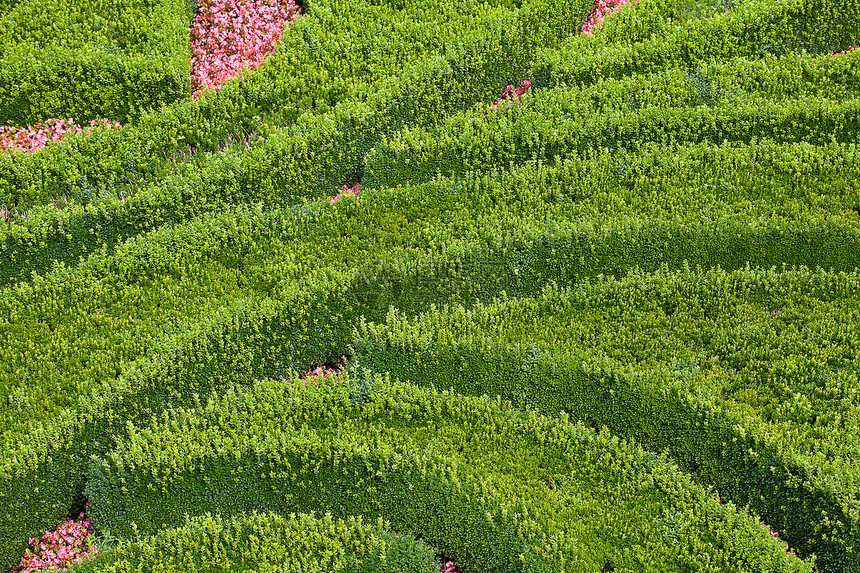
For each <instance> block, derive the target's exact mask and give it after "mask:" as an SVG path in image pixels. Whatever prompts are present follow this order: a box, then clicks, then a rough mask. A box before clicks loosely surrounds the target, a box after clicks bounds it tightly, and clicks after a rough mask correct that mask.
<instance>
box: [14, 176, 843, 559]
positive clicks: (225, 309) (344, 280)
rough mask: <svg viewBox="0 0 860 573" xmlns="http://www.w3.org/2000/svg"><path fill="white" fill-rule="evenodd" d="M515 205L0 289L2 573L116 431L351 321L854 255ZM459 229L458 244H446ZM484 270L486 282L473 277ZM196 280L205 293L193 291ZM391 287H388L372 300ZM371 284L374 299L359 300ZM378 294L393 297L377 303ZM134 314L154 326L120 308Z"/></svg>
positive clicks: (350, 205) (398, 195)
mask: <svg viewBox="0 0 860 573" xmlns="http://www.w3.org/2000/svg"><path fill="white" fill-rule="evenodd" d="M494 202H495V203H496V204H497V206H496V207H494V208H492V209H488V206H489V205H492V204H493V203H494ZM520 202H521V197H520V196H519V195H517V194H511V193H510V192H509V190H507V188H506V189H505V190H504V191H499V190H498V187H497V186H494V185H485V186H483V187H482V186H480V185H479V186H473V187H472V188H471V189H468V190H467V189H465V188H464V186H463V184H462V183H459V182H442V181H438V182H433V183H428V184H425V185H421V186H416V187H410V188H408V189H399V188H395V189H387V190H379V191H378V192H376V193H374V194H363V195H361V196H359V197H354V198H350V199H345V200H342V201H341V202H339V203H337V204H335V205H322V204H320V205H318V206H309V207H308V212H307V213H305V212H304V211H303V210H301V209H298V210H295V209H294V210H267V211H265V212H262V211H259V210H250V211H239V212H238V213H224V214H221V215H217V216H216V215H207V216H206V217H203V218H201V219H199V220H195V221H194V222H193V223H190V224H187V225H185V226H183V227H179V228H176V229H173V228H170V227H166V228H164V229H161V230H159V231H157V232H155V233H152V234H151V235H150V236H143V237H140V238H138V239H135V240H133V241H129V242H128V244H127V245H125V246H124V247H123V249H122V251H121V252H118V253H117V254H114V255H112V256H105V255H98V256H94V257H91V258H90V259H89V260H88V261H87V262H86V263H85V264H84V265H81V266H80V267H78V268H76V269H68V270H64V271H61V272H55V273H51V274H50V275H48V276H47V277H45V279H42V280H39V281H36V282H34V283H33V284H31V285H24V284H21V285H18V286H16V287H15V288H14V289H7V290H6V291H5V295H6V296H4V297H2V301H3V304H4V307H5V309H6V311H5V312H4V314H3V315H2V316H8V317H10V321H9V322H0V331H2V339H3V345H2V349H3V352H4V360H5V361H6V362H5V363H6V364H7V370H5V371H3V372H0V374H2V375H3V388H4V394H5V395H6V398H7V402H6V406H5V408H4V410H5V418H6V421H5V428H4V433H3V437H2V439H3V443H2V452H3V455H2V456H0V459H2V460H3V465H2V467H0V470H2V478H3V484H2V487H0V497H2V503H3V507H4V509H6V516H7V517H9V518H10V520H9V522H8V523H9V524H10V527H9V528H8V529H5V528H4V530H3V531H2V532H0V533H2V534H3V540H2V544H0V546H2V547H3V548H4V550H5V551H6V553H5V554H4V555H5V556H4V560H6V561H8V562H10V563H12V560H13V559H15V558H16V557H15V556H16V555H18V554H20V552H22V551H23V548H24V545H23V540H25V539H27V538H28V537H29V536H32V535H35V534H36V533H38V532H39V531H44V529H45V528H46V527H47V526H48V525H49V524H51V523H52V522H55V521H56V520H57V519H59V518H60V517H61V516H62V515H65V513H66V512H67V511H68V509H67V508H68V507H70V506H71V505H73V504H74V499H75V497H76V496H78V495H80V493H81V489H80V488H82V487H83V484H82V476H83V472H84V470H85V468H86V465H87V464H88V463H89V459H90V457H91V456H92V455H95V456H97V457H100V456H103V455H104V453H105V452H106V451H107V448H109V447H110V444H111V443H113V439H114V436H121V435H123V434H124V433H125V424H126V421H135V420H137V421H138V423H144V422H145V421H146V420H149V419H150V417H151V416H152V415H153V414H157V412H159V411H161V410H163V409H164V408H165V407H167V406H168V405H170V404H180V403H188V402H190V401H191V400H192V396H193V394H194V393H195V392H198V393H200V392H204V393H205V392H206V391H207V389H208V388H213V389H214V388H222V387H224V386H225V385H229V384H231V383H246V384H247V383H249V381H250V380H251V379H252V378H253V376H272V375H284V374H285V373H288V372H290V371H292V370H293V369H295V368H296V365H312V364H314V363H322V362H325V361H326V360H328V359H331V358H332V357H336V356H339V355H341V354H343V353H345V352H346V351H347V349H348V345H349V343H350V333H351V328H352V325H353V324H356V323H357V321H358V320H359V318H360V317H361V315H365V316H367V317H368V318H369V319H372V320H380V319H381V318H383V317H384V316H385V312H386V310H387V308H388V305H389V304H395V305H396V306H397V307H398V308H400V309H401V310H404V311H408V312H418V311H420V310H426V309H427V307H428V305H429V304H430V303H431V302H437V303H440V302H453V303H456V302H458V301H463V302H466V301H471V300H475V299H484V300H488V299H490V298H491V297H492V296H495V295H498V294H500V293H501V291H502V290H506V291H507V292H508V293H510V294H511V295H512V296H520V295H525V294H529V293H536V292H539V291H540V288H541V287H542V286H543V285H544V284H545V283H546V282H547V281H548V280H556V281H557V282H559V283H560V284H569V283H571V282H575V281H577V280H579V279H581V278H582V277H585V276H592V277H593V276H596V275H597V274H600V273H604V274H617V273H619V272H626V270H627V269H629V268H632V267H633V266H636V265H640V266H643V265H646V264H648V265H650V264H654V263H655V261H659V260H662V261H665V262H667V263H669V264H670V265H672V266H673V267H674V268H677V267H678V266H681V265H683V263H684V261H685V260H689V261H690V262H691V264H704V265H713V264H720V265H721V266H723V267H724V268H729V269H731V268H738V267H739V266H743V265H746V261H752V263H753V264H762V265H771V264H778V262H779V261H784V260H791V259H792V258H798V259H803V260H805V259H806V258H807V257H813V258H815V257H818V258H821V257H823V256H826V257H831V259H830V260H834V261H837V264H838V266H839V267H840V268H844V267H846V266H856V265H857V263H856V260H855V259H854V258H852V253H855V254H856V253H857V252H860V249H858V248H857V247H851V246H849V247H848V248H847V249H846V248H843V247H842V246H840V247H839V248H835V249H834V248H832V247H831V246H830V245H834V244H836V245H854V244H856V243H857V242H858V241H860V233H858V231H857V230H856V228H851V227H846V226H842V227H840V226H839V225H837V224H834V223H831V222H826V221H822V222H820V223H815V226H811V227H809V228H808V229H807V230H804V229H803V227H797V226H796V225H795V224H794V223H778V222H764V223H759V222H756V220H755V219H753V220H750V221H748V222H745V223H744V222H740V221H737V220H736V218H734V217H732V218H731V219H729V220H726V221H719V220H718V221H714V222H709V223H707V224H704V223H703V222H699V223H693V224H691V223H684V222H675V223H673V222H648V221H636V220H630V221H623V220H622V221H619V222H617V223H615V224H614V225H610V226H608V227H604V228H595V227H594V226H593V224H591V223H589V222H584V223H583V222H573V221H565V220H564V219H563V218H562V219H559V220H558V223H557V224H555V225H554V226H553V227H552V228H550V229H547V227H546V220H547V218H546V215H545V214H543V213H537V214H536V215H535V216H533V217H532V216H529V213H528V212H527V211H520V205H521V203H520ZM515 212H519V215H518V216H515V215H514V213H515ZM461 229H470V230H471V231H470V232H471V233H472V238H471V239H467V240H464V239H462V238H460V239H458V238H457V237H458V236H461V234H462V231H461ZM816 229H817V230H816ZM834 241H835V243H834ZM252 246H253V247H254V248H253V249H252ZM660 253H666V254H665V255H661V254H660ZM655 257H656V258H655ZM307 261H313V264H312V265H309V264H308V262H307ZM484 261H491V262H495V263H496V265H497V266H495V267H493V269H492V272H491V273H489V274H488V273H484V272H483V271H482V270H481V266H480V264H482V263H483V262H484ZM464 263H465V264H464ZM472 263H475V264H477V265H478V266H471V265H472ZM204 269H205V270H206V271H207V273H208V274H209V276H211V277H212V278H210V279H207V278H206V277H205V275H200V274H198V272H197V271H198V270H204ZM387 269H394V275H391V274H389V273H388V272H387ZM476 269H477V270H476ZM398 273H399V275H398ZM440 273H441V276H440ZM392 276H393V277H394V278H395V279H397V277H398V276H400V277H403V280H399V279H398V280H397V281H396V284H391V285H386V284H385V282H384V280H383V279H385V280H387V279H388V278H389V277H392ZM428 277H429V281H428ZM434 277H435V278H434ZM416 279H420V280H416ZM206 281H212V282H211V283H209V286H207V282H206ZM87 285H89V286H87ZM376 285H381V286H382V287H383V288H382V290H380V291H378V293H377V294H376V295H373V293H371V294H372V295H373V296H372V297H371V298H370V299H368V298H366V297H364V298H362V299H361V300H360V299H359V296H358V295H361V292H360V291H361V290H362V289H363V288H364V287H366V286H371V287H374V288H377V286H376ZM82 287H83V288H82ZM398 289H400V290H398ZM180 293H181V297H180V296H179V295H180ZM219 293H220V294H219ZM390 293H397V294H398V295H399V296H397V297H396V298H390V299H387V298H386V297H385V296H382V297H380V296H379V294H390ZM150 297H155V298H158V299H159V301H160V302H159V304H160V305H163V306H162V308H164V310H163V311H161V312H152V311H151V310H150V309H149V307H147V306H143V305H139V304H137V303H136V301H137V300H141V299H146V298H150ZM219 297H222V298H219ZM162 299H163V300H162ZM107 300H110V301H111V303H110V304H109V305H106V304H105V301H107ZM171 308H173V310H171ZM183 308H186V309H189V310H190V312H189V310H186V311H185V312H183V310H182V309H183ZM46 319H47V320H46ZM2 320H3V319H0V321H2ZM52 327H53V328H54V331H52V330H51V328H52ZM94 327H95V328H94ZM54 349H56V350H54ZM82 357H83V358H85V359H86V360H87V363H86V364H81V363H80V360H81V358H82ZM81 367H84V368H86V369H88V370H82V369H81ZM58 370H59V372H58ZM24 373H29V375H30V378H29V379H27V378H26V377H24V376H22V374H24ZM22 381H23V382H24V384H23V385H22V384H21V382H22ZM47 388H56V390H55V393H54V394H52V395H47V394H45V398H46V399H47V400H50V401H51V403H54V406H53V407H52V408H51V409H37V408H34V407H33V406H35V405H37V404H38V405H39V407H40V408H44V407H45V406H46V405H49V403H46V402H44V401H41V399H40V401H37V400H36V399H35V396H37V395H39V396H41V395H42V394H41V393H43V392H45V390H46V389H47ZM31 395H32V396H33V398H31ZM13 515H14V516H16V519H15V520H12V519H11V516H13Z"/></svg>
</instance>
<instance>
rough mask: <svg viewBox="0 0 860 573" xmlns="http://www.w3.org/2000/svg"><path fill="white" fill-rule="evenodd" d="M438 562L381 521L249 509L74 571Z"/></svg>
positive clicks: (307, 570)
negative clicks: (243, 513)
mask: <svg viewBox="0 0 860 573" xmlns="http://www.w3.org/2000/svg"><path fill="white" fill-rule="evenodd" d="M435 561H436V560H435V556H434V553H433V550H432V549H431V548H429V547H428V546H427V545H426V544H424V543H422V542H420V541H417V540H415V539H414V538H413V537H412V536H411V535H409V534H407V533H404V534H402V535H400V534H397V533H394V532H393V531H390V529H389V528H388V527H387V525H386V524H385V523H384V522H383V521H382V519H381V518H380V519H379V520H377V521H376V522H375V523H374V524H372V525H371V524H370V523H365V522H364V520H362V518H361V516H357V517H355V516H349V517H348V518H345V519H334V518H332V516H331V514H327V515H325V516H324V517H322V518H316V517H314V516H313V515H311V514H307V513H300V514H298V515H297V514H291V515H289V516H280V515H277V514H271V513H258V512H252V513H249V514H245V515H242V516H240V517H235V518H232V519H224V518H222V517H221V516H219V515H215V516H212V515H202V516H199V517H194V518H187V519H186V520H185V523H183V524H182V525H181V526H179V527H175V528H171V529H163V530H159V531H157V532H155V533H154V534H153V535H151V536H149V537H143V538H141V537H138V538H136V539H134V540H129V541H120V543H119V544H118V545H117V546H116V547H113V548H111V549H110V550H109V551H105V549H100V550H99V555H98V557H96V558H95V559H88V560H85V561H83V562H81V563H80V564H79V565H77V566H75V572H76V573H83V572H86V571H99V572H102V573H124V572H127V573H131V572H133V571H134V572H137V573H147V572H155V571H165V570H170V571H189V572H191V571H215V570H218V571H271V572H274V571H281V572H285V573H328V572H330V571H356V572H358V573H400V572H404V573H439V565H438V564H437V563H435Z"/></svg>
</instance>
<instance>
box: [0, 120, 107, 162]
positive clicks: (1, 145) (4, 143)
mask: <svg viewBox="0 0 860 573" xmlns="http://www.w3.org/2000/svg"><path fill="white" fill-rule="evenodd" d="M97 127H107V128H111V127H122V126H121V125H120V124H119V122H118V121H111V120H109V119H94V120H92V121H91V122H90V126H89V127H87V128H86V129H83V128H81V126H80V125H78V124H76V123H75V122H74V120H72V119H71V118H69V119H49V120H46V121H44V122H42V123H37V124H36V125H30V126H27V127H7V126H0V152H2V151H7V150H12V149H17V150H19V151H24V152H26V153H30V154H32V153H34V152H36V151H38V150H40V149H42V148H43V147H45V145H47V144H48V143H50V142H52V141H59V140H61V139H62V138H63V137H65V136H66V135H68V134H70V133H83V132H86V133H87V134H89V133H90V132H91V131H92V130H93V129H94V128H97Z"/></svg>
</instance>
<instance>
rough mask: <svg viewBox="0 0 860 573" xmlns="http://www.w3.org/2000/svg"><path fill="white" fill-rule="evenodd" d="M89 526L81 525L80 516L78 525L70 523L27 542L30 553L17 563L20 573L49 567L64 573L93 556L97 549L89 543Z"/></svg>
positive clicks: (88, 522) (74, 522) (83, 523)
mask: <svg viewBox="0 0 860 573" xmlns="http://www.w3.org/2000/svg"><path fill="white" fill-rule="evenodd" d="M92 525H93V522H92V521H84V514H83V513H81V515H80V517H79V518H78V521H71V520H70V521H68V522H67V523H64V524H63V525H61V526H60V527H58V528H57V530H56V531H46V532H45V535H43V536H42V538H41V539H38V538H36V537H33V538H32V539H30V545H32V546H33V547H34V550H33V553H32V554H30V551H29V550H28V551H27V552H26V553H25V554H24V558H23V559H21V563H20V564H19V567H22V569H21V573H35V572H36V571H38V570H40V569H48V568H50V567H53V568H56V569H58V570H60V571H66V570H67V569H68V568H69V567H71V566H72V565H74V564H75V563H78V562H80V561H81V560H83V559H86V558H88V557H93V556H95V555H96V554H97V553H98V548H97V547H96V546H95V545H93V544H92V543H91V542H90V539H89V535H90V533H91V532H92Z"/></svg>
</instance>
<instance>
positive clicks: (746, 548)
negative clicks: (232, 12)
mask: <svg viewBox="0 0 860 573" xmlns="http://www.w3.org/2000/svg"><path fill="white" fill-rule="evenodd" d="M365 382H367V383H368V384H369V387H370V390H369V391H368V394H367V395H365V396H364V397H362V396H360V395H359V394H356V392H355V389H353V392H352V394H351V393H350V392H351V390H350V385H348V384H333V385H331V386H329V385H326V384H320V385H318V386H315V385H313V384H310V385H308V386H304V385H302V384H300V381H299V380H298V379H297V378H293V379H292V380H279V381H267V380H264V381H261V382H260V383H258V384H257V385H255V386H254V387H253V388H251V389H248V390H246V391H241V392H234V391H232V390H231V391H228V392H227V393H226V394H223V395H221V396H213V398H212V399H210V400H209V401H208V402H207V403H206V404H205V405H201V406H200V407H198V408H196V409H183V410H174V411H171V412H169V413H167V412H165V415H164V416H163V417H161V419H160V420H159V421H157V422H155V423H154V424H152V425H151V426H150V427H149V428H147V429H137V428H132V427H130V428H129V435H128V438H127V439H124V440H121V441H120V442H119V443H118V448H117V449H116V450H114V451H112V452H111V453H109V454H108V455H107V456H106V457H105V458H104V460H103V461H102V462H99V463H96V464H94V465H93V467H92V468H91V470H90V472H89V479H88V482H87V486H86V490H87V497H88V498H89V499H90V504H91V510H90V511H91V514H92V515H93V516H94V518H95V519H96V520H97V521H98V522H99V523H102V524H104V526H105V527H108V528H109V529H110V530H111V531H112V532H117V533H130V532H131V529H130V528H131V524H136V525H137V528H138V530H139V531H141V532H143V533H150V532H152V531H154V530H155V529H156V528H159V527H169V526H170V525H171V524H174V523H176V522H177V521H179V520H181V519H182V514H183V512H187V513H188V514H191V515H197V514H200V513H204V512H207V511H212V510H213V509H215V508H217V510H218V511H220V512H221V514H222V515H228V516H229V515H238V514H239V513H240V512H242V511H248V510H249V509H251V508H266V511H274V512H279V513H285V512H294V511H312V510H316V511H331V512H332V513H333V514H335V515H355V514H360V515H363V516H365V519H378V518H379V517H382V516H384V517H385V518H387V519H390V520H391V523H392V526H393V527H395V528H402V529H404V530H410V531H414V532H416V533H419V534H420V535H421V536H422V538H423V539H425V540H427V542H429V543H432V544H434V545H437V546H439V547H440V548H441V549H442V550H443V551H444V552H445V554H446V555H451V556H453V558H454V559H456V562H457V563H458V566H459V567H460V568H461V570H462V571H464V572H466V573H469V572H471V571H546V570H562V569H564V570H572V571H586V570H599V569H600V568H604V569H605V568H607V567H613V568H614V570H618V571H683V570H688V569H689V568H690V567H698V568H701V567H706V568H709V569H710V570H721V569H723V570H725V569H726V568H731V569H733V570H737V571H760V570H763V569H772V570H780V571H803V570H809V566H808V565H807V564H804V563H802V562H801V561H799V560H796V559H795V558H793V557H790V556H789V555H787V554H786V553H785V550H784V549H783V548H782V547H780V546H779V545H778V543H777V542H775V541H774V540H773V539H772V538H771V537H770V536H769V535H768V534H767V533H766V532H763V531H762V529H761V528H760V527H759V525H758V524H757V523H756V521H755V520H754V519H751V518H750V517H748V516H746V515H744V514H742V513H739V512H738V511H737V510H736V509H735V508H734V507H733V506H731V505H721V504H719V503H717V501H716V500H715V499H714V498H713V497H712V495H711V494H709V493H708V492H706V491H704V490H703V489H700V488H698V487H695V486H693V485H692V484H691V483H690V481H689V478H687V477H686V476H684V475H683V474H681V473H680V472H678V471H677V469H675V468H674V467H673V466H672V465H671V464H670V463H667V461H666V460H665V459H662V458H659V457H657V456H654V455H653V454H648V453H646V452H644V451H643V450H641V449H639V448H638V447H636V446H632V445H630V444H627V443H624V442H621V441H619V440H618V439H617V438H614V437H611V436H609V435H608V434H599V435H598V434H596V433H594V432H592V431H589V430H587V429H585V428H583V427H582V426H577V425H574V424H571V423H569V422H568V421H567V420H566V418H564V417H562V418H559V419H552V418H546V417H543V416H537V415H535V414H534V413H531V414H528V413H522V412H519V411H515V410H511V409H510V407H509V405H508V404H502V403H500V402H497V401H495V400H492V399H489V398H478V399H475V398H468V397H462V396H457V395H453V394H449V393H441V394H440V393H438V392H433V391H428V390H423V389H420V388H417V387H415V386H411V385H401V384H391V383H389V382H387V381H386V380H383V379H381V378H379V377H376V378H374V379H372V380H365Z"/></svg>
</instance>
